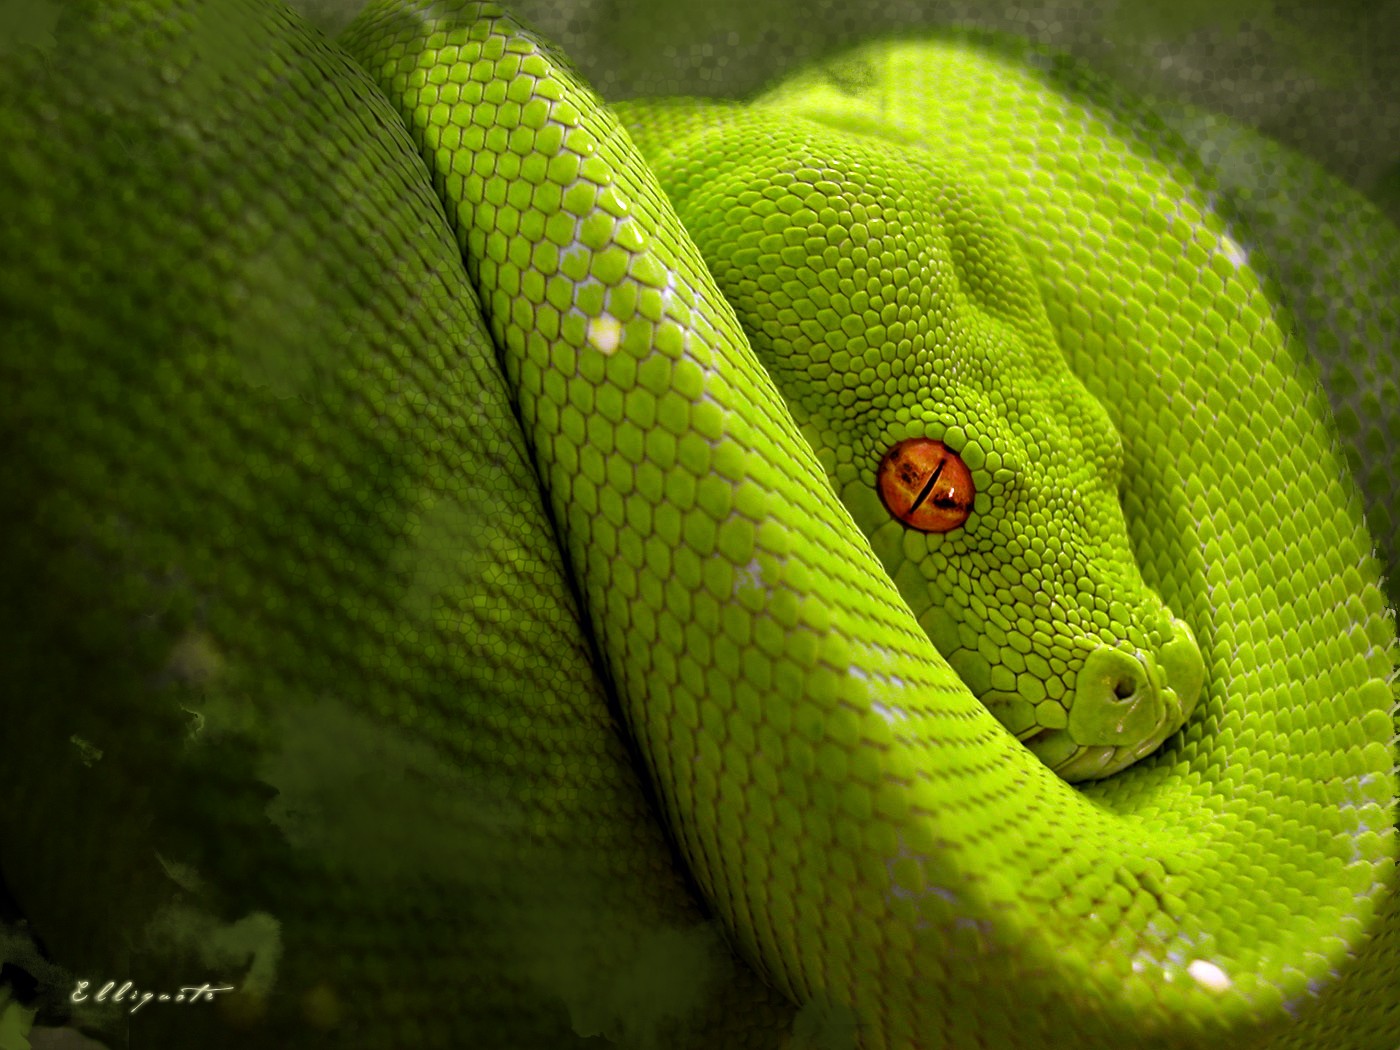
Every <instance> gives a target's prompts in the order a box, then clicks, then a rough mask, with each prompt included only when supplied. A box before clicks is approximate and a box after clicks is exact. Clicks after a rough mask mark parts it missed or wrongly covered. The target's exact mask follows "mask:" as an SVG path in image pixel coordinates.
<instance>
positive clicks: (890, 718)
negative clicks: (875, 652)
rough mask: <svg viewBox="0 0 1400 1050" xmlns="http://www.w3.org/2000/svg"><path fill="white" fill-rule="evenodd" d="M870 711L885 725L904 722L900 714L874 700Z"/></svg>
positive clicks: (871, 702)
mask: <svg viewBox="0 0 1400 1050" xmlns="http://www.w3.org/2000/svg"><path fill="white" fill-rule="evenodd" d="M852 670H854V668H852ZM870 709H871V710H872V711H874V712H875V713H876V714H877V715H879V716H880V717H881V718H883V719H884V720H885V723H886V724H887V725H894V724H895V723H896V722H902V721H904V716H903V715H902V714H900V712H898V711H896V710H894V709H893V708H889V707H886V706H885V705H884V704H881V703H877V702H876V701H874V700H872V701H870Z"/></svg>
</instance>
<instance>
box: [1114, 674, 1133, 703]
mask: <svg viewBox="0 0 1400 1050" xmlns="http://www.w3.org/2000/svg"><path fill="white" fill-rule="evenodd" d="M1113 695H1114V696H1115V697H1117V698H1118V699H1119V700H1131V699H1132V698H1133V697H1134V696H1135V695H1137V682H1135V681H1133V679H1131V678H1120V679H1118V681H1117V682H1116V683H1115V684H1114V686H1113Z"/></svg>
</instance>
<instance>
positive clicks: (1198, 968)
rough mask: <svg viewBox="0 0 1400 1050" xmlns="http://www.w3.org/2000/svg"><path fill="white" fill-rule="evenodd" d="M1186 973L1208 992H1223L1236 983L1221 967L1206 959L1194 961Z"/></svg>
mask: <svg viewBox="0 0 1400 1050" xmlns="http://www.w3.org/2000/svg"><path fill="white" fill-rule="evenodd" d="M1186 972H1187V973H1189V974H1190V975H1191V976H1192V978H1194V979H1195V981H1196V983H1197V984H1199V985H1200V986H1201V987H1202V988H1204V989H1205V990H1206V991H1208V992H1223V991H1225V990H1226V989H1228V988H1229V987H1230V986H1231V985H1233V984H1234V983H1235V982H1233V981H1232V980H1230V975H1229V974H1227V973H1226V972H1225V971H1224V970H1222V969H1221V968H1220V967H1219V966H1216V965H1215V963H1213V962H1207V961H1206V960H1204V959H1192V960H1191V964H1190V965H1189V966H1187V967H1186Z"/></svg>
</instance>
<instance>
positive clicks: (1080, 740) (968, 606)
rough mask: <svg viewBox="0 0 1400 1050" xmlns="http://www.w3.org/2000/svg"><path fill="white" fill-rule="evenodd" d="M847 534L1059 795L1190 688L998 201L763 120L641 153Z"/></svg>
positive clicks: (1178, 624)
mask: <svg viewBox="0 0 1400 1050" xmlns="http://www.w3.org/2000/svg"><path fill="white" fill-rule="evenodd" d="M656 170H657V172H658V174H659V175H660V176H661V178H662V181H663V183H664V184H665V185H666V186H667V190H668V193H670V194H671V197H672V203H673V204H674V205H675V206H676V208H677V210H678V212H679V213H680V214H681V217H682V219H683V221H684V222H685V225H686V228H687V230H688V231H689V232H690V234H691V235H692V237H693V238H694V240H695V242H696V244H697V246H698V247H699V248H700V250H701V253H702V254H703V255H704V257H705V261H706V264H707V266H708V267H709V269H710V272H711V274H712V275H713V276H714V278H715V280H716V282H717V284H718V285H719V287H720V290H721V291H722V292H723V293H724V295H725V297H726V298H727V299H728V300H729V302H730V303H731V305H733V307H734V308H735V312H736V313H737V314H738V317H739V320H740V322H741V324H742V325H743V326H744V329H745V331H746V333H747V335H748V337H749V339H750V342H751V343H752V345H753V347H754V350H755V351H756V353H757V354H758V356H759V358H760V359H761V360H762V361H763V363H764V365H765V367H766V368H767V369H768V372H769V375H770V377H771V378H772V379H773V380H774V382H775V383H776V385H777V386H778V388H779V389H780V390H781V392H782V393H783V395H784V397H785V399H786V401H787V404H788V407H789V409H790V411H791V412H792V414H793V417H794V420H795V421H796V422H797V424H798V426H799V427H800V428H801V429H802V432H803V434H804V436H805V437H806V438H807V440H808V443H809V444H810V445H811V446H812V448H813V450H814V451H815V452H816V454H817V458H818V460H819V461H820V462H821V463H822V464H823V466H824V467H825V468H826V471H827V474H828V477H829V479H830V481H831V483H832V485H833V487H834V488H835V490H836V492H837V494H838V495H839V496H840V497H841V499H842V500H843V502H844V503H845V504H846V506H847V508H848V509H849V510H850V512H851V515H852V517H853V518H854V519H855V521H856V522H857V523H858V524H859V525H860V526H861V528H862V529H863V530H864V531H865V533H866V535H867V536H868V537H869V539H870V542H871V546H872V548H873V549H874V551H875V553H876V555H877V556H878V557H880V559H881V560H882V562H883V563H884V565H885V568H886V570H887V571H888V572H889V573H890V575H891V577H892V578H893V580H894V582H895V584H896V586H898V587H899V589H900V591H901V593H902V594H903V596H904V598H905V600H906V601H907V602H908V603H909V606H910V608H911V609H912V610H913V611H914V613H915V614H916V615H917V616H918V617H919V622H920V624H921V625H922V626H923V627H924V629H925V631H926V632H927V633H928V635H929V637H930V638H931V640H932V641H933V642H934V644H935V645H936V646H937V647H938V649H939V650H940V652H942V654H943V656H944V657H945V658H946V659H947V660H948V662H949V664H950V665H951V666H952V667H953V669H954V670H955V671H957V672H958V674H959V675H960V676H961V678H962V679H963V681H964V682H965V683H966V684H967V686H968V687H969V688H970V689H971V690H972V692H973V693H974V694H976V695H977V696H978V697H979V698H980V699H981V700H982V701H983V703H984V704H985V705H986V706H987V707H988V708H989V710H991V711H992V713H993V714H994V715H996V716H997V717H998V718H999V719H1000V720H1001V721H1002V723H1003V724H1004V725H1005V726H1006V727H1007V728H1008V729H1009V730H1010V731H1011V732H1012V733H1014V734H1015V735H1016V736H1017V737H1018V738H1019V739H1021V740H1022V741H1024V742H1025V743H1026V745H1027V746H1028V747H1029V748H1030V749H1031V750H1032V751H1033V752H1034V753H1035V754H1037V755H1038V756H1039V757H1040V758H1041V759H1042V760H1043V761H1044V762H1045V763H1046V764H1047V765H1049V766H1050V767H1051V768H1052V769H1054V770H1055V771H1056V772H1057V773H1059V774H1060V775H1061V776H1063V777H1064V778H1065V779H1067V780H1083V779H1090V778H1095V777H1104V776H1108V775H1110V774H1112V773H1115V772H1117V771H1118V770H1121V769H1122V768H1124V767H1125V766H1127V765H1128V764H1130V763H1132V762H1134V761H1137V760H1138V759H1139V758H1141V757H1143V756H1145V755H1147V754H1149V753H1150V752H1152V751H1153V750H1155V749H1156V748H1157V747H1158V746H1159V745H1161V744H1162V742H1163V741H1164V740H1165V739H1166V738H1167V737H1168V736H1169V735H1170V734H1172V733H1173V732H1175V731H1176V730H1177V729H1178V728H1180V727H1181V725H1182V724H1183V723H1184V722H1185V720H1186V718H1187V717H1188V716H1189V715H1190V713H1191V710H1192V709H1193V708H1194V707H1195V705H1196V700H1197V697H1198V696H1199V694H1200V689H1201V683H1202V677H1203V663H1202V660H1201V655H1200V650H1199V648H1198V647H1197V645H1196V641H1195V638H1194V636H1193V634H1192V632H1191V630H1190V628H1189V627H1188V626H1187V625H1186V623H1185V622H1184V621H1183V620H1181V619H1180V618H1179V617H1178V616H1176V615H1175V614H1174V613H1172V612H1171V610H1169V609H1168V608H1167V606H1166V604H1165V603H1164V602H1163V601H1162V599H1161V598H1160V597H1159V596H1158V595H1157V593H1156V592H1155V591H1154V590H1152V588H1151V587H1150V586H1149V584H1148V583H1147V582H1146V581H1145V580H1144V577H1143V575H1142V572H1141V570H1140V567H1139V565H1138V563H1137V561H1136V559H1135V557H1134V554H1133V550H1132V547H1131V544H1130V541H1129V538H1128V528H1127V522H1126V519H1125V517H1124V513H1123V508H1122V506H1121V505H1120V502H1119V496H1118V491H1119V487H1120V484H1121V482H1122V478H1123V470H1124V462H1125V451H1124V448H1123V443H1122V439H1121V437H1120V435H1119V432H1118V430H1117V429H1116V428H1115V426H1114V425H1113V423H1112V420H1111V417H1110V415H1109V414H1108V412H1107V410H1106V409H1105V407H1104V406H1103V405H1102V404H1100V403H1099V402H1098V400H1096V399H1095V398H1094V396H1093V395H1092V394H1091V393H1090V392H1089V390H1088V388H1087V387H1086V386H1085V385H1084V383H1083V382H1082V381H1081V380H1080V379H1079V378H1078V377H1077V376H1076V375H1075V374H1074V373H1073V372H1072V371H1071V370H1070V368H1069V366H1068V364H1067V362H1066V359H1065V355H1064V353H1063V352H1062V350H1061V347H1060V339H1061V335H1062V333H1064V332H1065V331H1066V328H1067V326H1069V325H1072V324H1073V323H1074V319H1072V318H1061V319H1060V321H1059V322H1058V324H1056V323H1052V322H1051V319H1050V316H1049V312H1048V311H1047V308H1046V306H1045V304H1044V303H1043V302H1042V300H1041V297H1040V292H1039V285H1038V283H1037V281H1036V279H1035V277H1034V274H1033V271H1032V269H1031V267H1030V265H1029V263H1028V262H1027V259H1026V257H1025V255H1024V254H1023V252H1022V249H1021V246H1020V245H1018V244H1017V243H1016V241H1015V240H1014V239H1013V237H1012V235H1011V233H1010V231H1009V230H1008V229H1007V228H1006V226H1005V224H1004V223H1003V222H1002V220H1001V218H1000V216H999V215H998V213H997V211H996V207H995V204H994V202H993V201H992V200H991V199H990V198H989V196H988V195H987V194H985V193H984V192H983V191H982V188H981V186H980V184H979V183H978V182H977V181H976V179H975V178H974V177H972V176H970V175H969V174H967V173H965V172H961V171H956V170H952V169H949V168H947V167H945V166H944V165H943V164H942V163H941V162H940V161H939V160H938V158H937V157H936V156H934V155H933V154H932V153H931V152H929V151H928V150H925V149H914V148H909V147H906V146H903V145H899V144H896V143H890V142H883V143H877V142H874V141H872V140H871V139H869V138H867V137H865V136H863V135H856V134H848V133H845V132H842V131H839V130H835V129H832V128H828V127H824V126H822V125H818V124H815V123H813V122H809V121H804V120H800V119H791V118H786V119H783V120H781V121H779V120H772V119H770V120H768V121H767V122H764V120H763V118H762V117H757V118H750V119H748V120H747V121H736V123H734V124H731V125H725V126H722V127H719V128H717V129H710V130H707V131H705V132H703V133H702V134H700V135H697V136H695V137H692V138H690V139H688V140H686V141H684V142H682V143H681V144H680V146H679V147H678V148H677V149H675V150H674V151H673V152H671V153H669V154H668V155H664V156H661V157H658V158H657V159H656Z"/></svg>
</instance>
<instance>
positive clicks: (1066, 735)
mask: <svg viewBox="0 0 1400 1050" xmlns="http://www.w3.org/2000/svg"><path fill="white" fill-rule="evenodd" d="M1204 678H1205V664H1204V661H1203V660H1202V659H1201V651H1200V647H1199V646H1197V644H1196V639H1195V636H1194V635H1193V634H1192V633H1191V629H1190V628H1189V627H1188V626H1187V625H1186V623H1185V622H1184V621H1182V620H1176V619H1173V620H1172V621H1171V633H1170V636H1169V638H1168V640H1167V641H1165V642H1164V643H1163V644H1161V645H1160V646H1159V647H1158V648H1157V650H1156V652H1155V653H1144V652H1141V651H1137V652H1129V651H1127V650H1125V649H1120V648H1115V647H1113V646H1108V645H1104V646H1100V647H1099V648H1096V649H1094V650H1093V651H1091V652H1090V653H1089V655H1088V656H1087V657H1085V659H1084V664H1083V666H1082V667H1081V668H1080V670H1079V673H1078V675H1077V677H1076V682H1075V689H1074V695H1073V697H1072V699H1071V703H1070V706H1069V718H1068V724H1067V725H1066V726H1065V727H1064V728H1063V729H1060V730H1050V731H1044V732H1042V733H1037V734H1036V735H1034V736H1033V737H1031V738H1030V739H1029V740H1027V742H1026V743H1027V746H1029V747H1030V748H1031V750H1032V751H1034V752H1035V753H1036V754H1037V755H1039V756H1040V757H1041V759H1042V760H1043V761H1045V762H1046V764H1047V765H1049V766H1050V767H1051V768H1052V769H1054V770H1055V772H1057V773H1058V774H1059V775H1060V776H1062V777H1064V778H1065V779H1066V780H1070V781H1076V780H1090V779H1097V778H1100V777H1106V776H1111V775H1112V774H1114V773H1117V772H1118V771H1119V770H1121V769H1124V768H1126V767H1127V766H1129V765H1131V764H1132V763H1134V762H1136V761H1137V760H1138V759H1140V758H1143V757H1145V756H1146V755H1148V754H1150V753H1151V752H1153V751H1155V750H1156V749H1157V748H1158V747H1159V746H1161V744H1162V742H1163V741H1164V740H1166V738H1167V737H1169V736H1170V735H1171V734H1172V733H1175V732H1176V731H1177V730H1178V729H1180V728H1181V726H1182V725H1183V724H1185V722H1186V720H1187V718H1189V717H1190V716H1191V712H1192V711H1193V710H1194V709H1195V707H1196V703H1197V701H1198V699H1199V697H1200V693H1201V686H1202V683H1203V681H1204Z"/></svg>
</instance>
